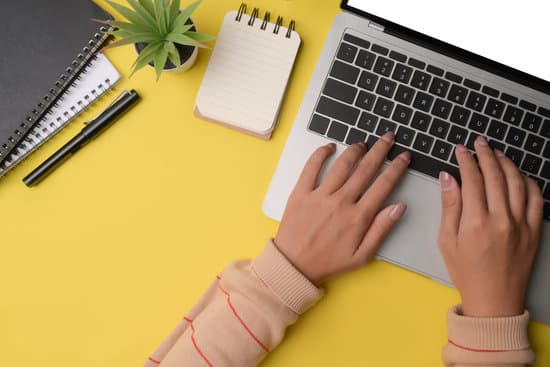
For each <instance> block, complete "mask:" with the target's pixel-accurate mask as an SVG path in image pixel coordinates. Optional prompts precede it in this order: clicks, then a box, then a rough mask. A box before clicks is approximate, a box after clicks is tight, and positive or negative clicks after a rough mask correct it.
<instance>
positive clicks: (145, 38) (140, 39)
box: [104, 35, 158, 50]
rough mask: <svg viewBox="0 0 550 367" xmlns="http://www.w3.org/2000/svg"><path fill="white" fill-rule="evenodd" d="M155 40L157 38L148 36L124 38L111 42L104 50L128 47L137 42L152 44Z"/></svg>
mask: <svg viewBox="0 0 550 367" xmlns="http://www.w3.org/2000/svg"><path fill="white" fill-rule="evenodd" d="M157 40H158V39H157V38H154V37H150V36H149V35H134V36H131V37H126V38H123V39H121V40H118V41H116V42H113V43H111V44H110V45H108V46H106V47H105V48H104V50H107V49H109V48H114V47H119V46H123V45H128V44H130V43H139V42H145V43H148V42H153V41H157Z"/></svg>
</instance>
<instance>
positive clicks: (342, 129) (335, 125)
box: [327, 121, 348, 142]
mask: <svg viewBox="0 0 550 367" xmlns="http://www.w3.org/2000/svg"><path fill="white" fill-rule="evenodd" d="M347 133H348V127H347V126H346V125H344V124H341V123H339V122H337V121H332V123H331V124H330V128H329V129H328V133H327V136H328V137H329V138H332V139H335V140H338V141H342V142H343V141H344V139H345V138H346V134H347Z"/></svg>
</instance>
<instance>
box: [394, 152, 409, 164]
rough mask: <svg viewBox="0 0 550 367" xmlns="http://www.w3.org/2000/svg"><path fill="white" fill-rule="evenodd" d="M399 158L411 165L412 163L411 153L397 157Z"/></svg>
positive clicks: (404, 153)
mask: <svg viewBox="0 0 550 367" xmlns="http://www.w3.org/2000/svg"><path fill="white" fill-rule="evenodd" d="M397 157H398V158H401V159H402V160H404V161H405V162H407V163H410V161H411V152H403V153H401V154H399V155H398V156H397Z"/></svg>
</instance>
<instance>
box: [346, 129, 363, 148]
mask: <svg viewBox="0 0 550 367" xmlns="http://www.w3.org/2000/svg"><path fill="white" fill-rule="evenodd" d="M366 140H367V134H366V133H364V132H363V131H361V130H357V129H354V128H351V129H350V130H349V133H348V137H347V138H346V144H349V145H351V144H355V143H361V142H365V141H366Z"/></svg>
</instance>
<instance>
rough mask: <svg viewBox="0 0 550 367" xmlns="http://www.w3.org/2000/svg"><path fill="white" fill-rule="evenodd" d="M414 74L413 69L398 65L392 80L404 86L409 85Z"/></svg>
mask: <svg viewBox="0 0 550 367" xmlns="http://www.w3.org/2000/svg"><path fill="white" fill-rule="evenodd" d="M412 72H413V69H412V68H411V67H409V66H406V65H403V64H397V65H395V69H394V70H393V75H392V79H393V80H397V81H398V82H401V83H404V84H408V83H409V80H410V79H411V75H412Z"/></svg>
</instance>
